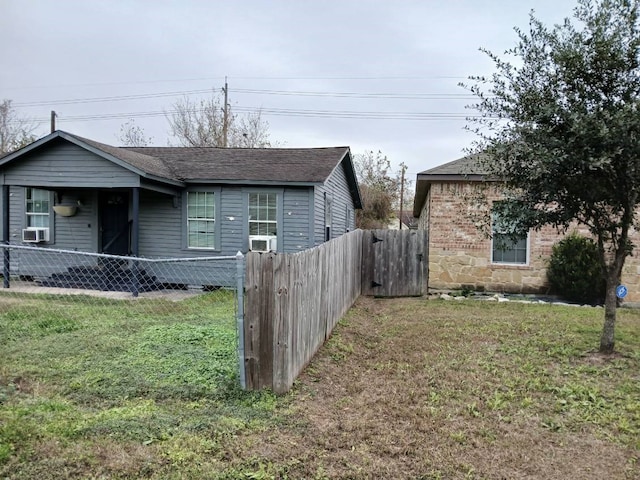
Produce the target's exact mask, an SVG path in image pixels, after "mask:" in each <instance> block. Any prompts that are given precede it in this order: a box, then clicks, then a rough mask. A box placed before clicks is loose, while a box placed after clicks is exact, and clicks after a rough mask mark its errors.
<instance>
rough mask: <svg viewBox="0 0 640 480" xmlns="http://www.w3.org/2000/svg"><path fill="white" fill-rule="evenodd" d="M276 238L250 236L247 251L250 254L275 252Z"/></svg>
mask: <svg viewBox="0 0 640 480" xmlns="http://www.w3.org/2000/svg"><path fill="white" fill-rule="evenodd" d="M277 246H278V245H277V238H276V237H274V236H271V235H252V236H250V237H249V249H250V250H251V251H252V252H275V251H276V250H277Z"/></svg>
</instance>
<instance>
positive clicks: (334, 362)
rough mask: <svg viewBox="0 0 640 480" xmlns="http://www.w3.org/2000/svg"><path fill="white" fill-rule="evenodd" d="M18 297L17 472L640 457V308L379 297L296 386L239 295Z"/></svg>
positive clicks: (13, 306)
mask: <svg viewBox="0 0 640 480" xmlns="http://www.w3.org/2000/svg"><path fill="white" fill-rule="evenodd" d="M4 300H7V299H6V298H4V297H0V358H1V359H2V360H1V364H0V365H1V366H0V478H10V479H31V478H38V479H54V478H56V479H57V478H152V479H165V478H175V479H178V478H209V479H236V478H246V479H285V478H286V479H304V478H309V479H325V478H350V479H360V478H362V479H365V478H407V479H413V478H423V479H439V478H443V479H448V478H461V479H462V478H474V479H484V478H486V479H490V478H491V479H492V478H540V479H564V478H605V477H607V478H616V479H618V478H623V479H624V478H627V479H634V478H639V477H640V311H638V310H630V309H621V310H619V323H618V329H617V354H616V355H614V356H610V357H602V356H599V355H597V354H596V353H595V352H594V349H595V347H596V346H597V343H598V335H599V331H600V327H601V322H602V316H603V312H602V310H601V309H595V308H580V307H565V306H549V305H525V304H518V303H501V304H497V303H489V302H481V301H471V300H467V301H461V302H457V301H456V302H454V301H450V302H445V301H436V300H429V301H428V300H425V299H371V298H361V299H360V300H359V301H358V302H357V304H356V305H355V306H354V308H352V309H351V311H350V312H349V313H348V315H347V316H346V317H345V319H343V320H342V321H341V322H340V324H339V325H338V327H337V328H336V331H335V332H334V334H333V336H332V337H331V339H330V340H329V341H328V342H327V344H326V345H325V347H323V348H322V349H321V351H320V352H319V354H318V355H317V356H316V358H314V360H313V362H312V363H311V364H310V365H309V366H308V367H307V369H306V370H305V372H304V373H303V375H302V376H301V377H300V378H299V379H298V381H297V382H296V384H295V386H294V389H293V391H292V392H291V393H290V394H288V395H285V396H282V397H275V396H274V395H272V394H270V393H268V392H262V393H247V392H242V391H241V390H240V389H239V387H238V385H237V372H236V370H237V363H236V362H237V360H236V343H235V320H234V312H233V299H232V298H231V297H230V296H228V295H225V294H224V292H214V293H212V294H207V295H202V296H198V297H194V298H191V299H188V300H183V301H181V302H168V301H159V300H153V301H146V300H145V301H142V302H140V301H137V302H131V301H126V302H123V301H109V302H105V301H104V300H100V301H99V302H98V301H96V300H94V299H88V298H83V299H81V301H79V300H78V299H73V300H67V301H65V300H62V301H61V300H54V299H53V298H51V297H50V298H35V297H21V298H18V299H16V297H15V296H14V297H11V299H9V300H10V301H4Z"/></svg>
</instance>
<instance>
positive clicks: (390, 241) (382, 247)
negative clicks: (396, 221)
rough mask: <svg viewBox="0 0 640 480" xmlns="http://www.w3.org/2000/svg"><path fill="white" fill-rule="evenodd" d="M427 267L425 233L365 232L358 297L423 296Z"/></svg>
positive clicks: (425, 289) (410, 231) (403, 231)
mask: <svg viewBox="0 0 640 480" xmlns="http://www.w3.org/2000/svg"><path fill="white" fill-rule="evenodd" d="M428 264H429V262H428V252H427V232H426V231H425V230H365V231H364V232H363V236H362V295H375V296H377V297H415V296H421V295H425V294H426V293H427V278H428V277H429V275H428V273H429V272H428Z"/></svg>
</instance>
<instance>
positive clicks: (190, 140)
mask: <svg viewBox="0 0 640 480" xmlns="http://www.w3.org/2000/svg"><path fill="white" fill-rule="evenodd" d="M230 110H231V109H230V108H228V113H227V120H226V122H227V125H226V127H227V128H226V142H225V114H224V107H223V105H222V101H221V99H220V96H219V95H215V94H214V95H212V96H211V97H210V98H207V99H204V100H200V101H199V102H196V101H193V100H191V99H190V98H189V97H183V98H182V99H180V100H178V101H177V102H176V103H174V104H173V110H172V112H171V113H170V114H167V120H168V121H169V126H170V128H171V134H172V135H173V136H174V137H175V138H176V139H177V140H178V143H179V144H180V145H182V146H183V147H223V146H227V147H245V148H265V147H270V146H271V142H270V141H269V123H268V122H266V121H264V120H263V119H262V113H261V111H259V110H258V111H257V112H253V113H250V114H248V115H246V116H238V115H236V114H234V113H232V112H231V111H230ZM225 143H226V145H225Z"/></svg>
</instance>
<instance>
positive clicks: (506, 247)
mask: <svg viewBox="0 0 640 480" xmlns="http://www.w3.org/2000/svg"><path fill="white" fill-rule="evenodd" d="M512 232H513V225H509V224H508V223H507V222H505V221H504V220H503V219H500V218H499V217H498V216H497V215H496V214H493V216H492V225H491V263H505V264H514V265H527V264H528V263H529V235H528V234H527V235H526V236H525V237H521V238H513V233H512Z"/></svg>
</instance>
